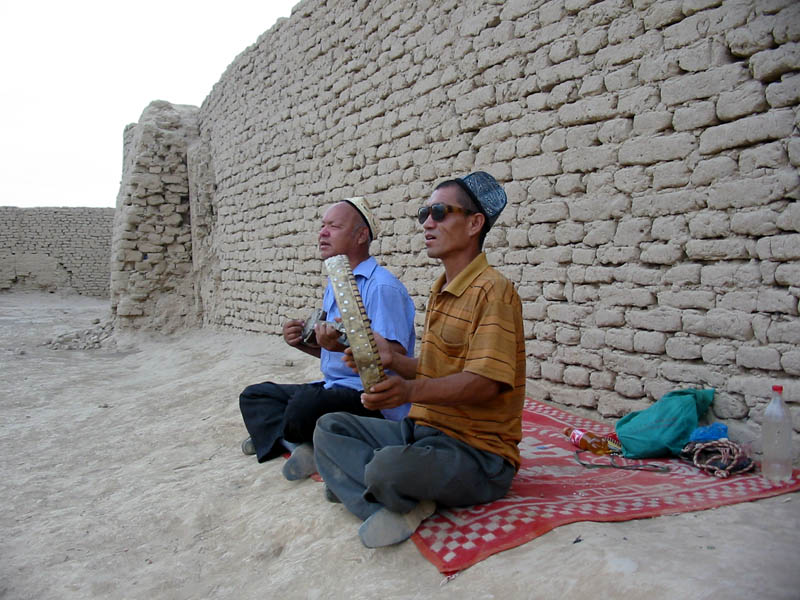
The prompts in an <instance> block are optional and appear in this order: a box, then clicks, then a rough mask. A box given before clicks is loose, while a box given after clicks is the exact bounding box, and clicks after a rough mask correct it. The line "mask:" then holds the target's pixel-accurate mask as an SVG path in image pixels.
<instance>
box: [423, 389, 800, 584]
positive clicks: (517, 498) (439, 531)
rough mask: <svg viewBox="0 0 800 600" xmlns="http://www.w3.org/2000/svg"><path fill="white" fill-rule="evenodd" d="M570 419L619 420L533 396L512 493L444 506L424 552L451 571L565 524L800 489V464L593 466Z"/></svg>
mask: <svg viewBox="0 0 800 600" xmlns="http://www.w3.org/2000/svg"><path fill="white" fill-rule="evenodd" d="M566 425H572V426H575V427H578V428H586V429H590V430H592V431H595V432H597V433H601V434H605V433H609V432H611V431H613V427H611V426H609V425H604V424H602V423H598V422H596V421H592V420H589V419H585V418H582V417H578V416H575V415H572V414H569V413H567V412H564V411H562V410H559V409H557V408H554V407H552V406H548V405H546V404H542V403H540V402H536V401H534V400H530V399H528V400H526V403H525V411H524V413H523V422H522V443H521V444H520V452H521V453H522V466H521V468H520V470H519V473H518V474H517V476H516V478H515V479H514V483H513V484H512V486H511V490H510V491H509V493H508V495H507V496H506V497H505V498H503V499H501V500H498V501H496V502H492V503H490V504H484V505H479V506H474V507H470V508H464V509H452V510H441V509H440V511H439V512H437V513H436V514H434V515H433V516H432V517H430V518H428V519H427V520H425V521H424V522H423V523H422V525H421V526H420V527H419V529H417V531H416V533H415V534H414V535H413V536H412V539H413V540H414V543H415V544H416V545H417V547H418V548H419V550H420V551H421V552H422V554H423V555H424V556H425V557H426V558H427V559H428V560H430V561H431V562H432V563H433V564H434V565H436V567H437V568H438V569H439V571H441V572H442V573H444V574H445V575H451V574H454V573H456V572H458V571H461V570H463V569H466V568H467V567H470V566H472V565H474V564H475V563H477V562H479V561H481V560H483V559H484V558H486V557H488V556H491V555H492V554H495V553H497V552H501V551H502V550H506V549H508V548H513V547H515V546H519V545H520V544H524V543H525V542H527V541H529V540H532V539H533V538H535V537H538V536H540V535H542V534H544V533H547V532H548V531H550V530H551V529H555V528H556V527H558V526H559V525H566V524H568V523H574V522H576V521H628V520H631V519H642V518H646V517H656V516H660V515H666V514H675V513H680V512H691V511H697V510H705V509H708V508H714V507H717V506H723V505H725V504H736V503H738V502H747V501H750V500H756V499H758V498H766V497H769V496H777V495H779V494H783V493H786V492H792V491H795V490H798V489H800V470H795V472H794V473H793V476H792V480H791V481H789V482H786V483H783V484H775V483H771V482H769V481H767V480H766V479H764V478H763V477H761V476H760V475H758V474H752V473H748V474H739V475H732V476H731V477H729V478H728V479H720V478H717V477H714V476H712V475H708V474H706V473H704V472H702V471H700V470H699V469H697V468H696V467H694V466H693V465H690V464H688V463H685V462H683V461H681V460H679V459H670V460H653V459H649V460H626V459H622V458H618V459H616V460H617V463H618V464H622V465H642V464H657V465H659V466H667V467H669V469H670V471H669V472H668V473H659V472H652V471H639V470H624V469H609V468H587V467H583V466H581V465H579V464H578V462H577V461H576V457H575V447H574V446H572V444H571V443H570V441H569V440H568V439H567V438H566V437H565V436H564V435H563V434H562V433H561V431H562V429H563V428H564V426H566ZM581 460H582V461H584V462H589V463H594V464H609V457H607V456H604V457H603V456H594V455H592V454H590V453H588V452H584V453H581Z"/></svg>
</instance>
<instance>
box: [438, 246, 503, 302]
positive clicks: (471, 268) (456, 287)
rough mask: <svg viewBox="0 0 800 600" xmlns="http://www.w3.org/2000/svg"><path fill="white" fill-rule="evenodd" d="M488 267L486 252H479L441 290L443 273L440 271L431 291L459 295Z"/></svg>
mask: <svg viewBox="0 0 800 600" xmlns="http://www.w3.org/2000/svg"><path fill="white" fill-rule="evenodd" d="M488 267H489V261H488V260H486V254H484V253H483V252H481V253H480V254H478V256H476V257H475V258H473V259H472V262H471V263H469V264H468V265H467V266H466V267H465V268H464V269H462V271H461V272H460V273H459V274H458V275H456V277H455V279H453V281H451V282H450V283H448V284H447V287H446V288H444V290H442V286H444V278H445V274H444V273H442V274H441V275H440V276H439V278H438V279H437V280H436V282H435V283H434V284H433V290H432V291H433V292H434V293H437V294H438V293H439V292H440V291H445V292H447V293H448V294H453V295H454V296H460V295H461V294H463V293H464V291H465V290H466V289H467V288H468V287H469V286H470V284H471V283H472V282H473V281H475V279H476V278H477V277H478V275H480V274H481V273H483V272H484V271H485V270H486V269H487V268H488Z"/></svg>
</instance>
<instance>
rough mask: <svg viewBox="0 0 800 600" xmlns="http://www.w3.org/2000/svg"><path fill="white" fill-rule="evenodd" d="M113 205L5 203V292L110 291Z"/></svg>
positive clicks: (0, 228)
mask: <svg viewBox="0 0 800 600" xmlns="http://www.w3.org/2000/svg"><path fill="white" fill-rule="evenodd" d="M113 223H114V209H113V208H17V207H14V206H0V290H9V289H20V290H45V291H50V292H54V291H56V290H61V291H64V290H72V291H74V292H76V293H78V294H81V295H84V296H95V297H98V298H107V297H108V294H109V278H110V265H109V259H110V255H111V235H112V231H113Z"/></svg>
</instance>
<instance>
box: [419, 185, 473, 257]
mask: <svg viewBox="0 0 800 600" xmlns="http://www.w3.org/2000/svg"><path fill="white" fill-rule="evenodd" d="M458 197H459V190H458V188H456V187H445V188H441V189H438V190H436V191H434V192H433V194H431V197H430V199H429V200H428V201H427V202H425V206H432V205H433V204H445V205H450V206H454V207H456V208H457V209H461V204H459V202H458ZM472 217H474V215H466V214H464V213H463V212H448V213H446V214H445V217H444V219H442V220H441V221H435V220H434V218H433V215H428V218H427V219H425V222H424V223H423V224H422V229H423V230H424V233H425V248H426V250H427V251H428V256H429V257H431V258H438V259H442V260H444V259H446V258H447V257H448V256H450V255H453V254H456V253H460V252H462V251H464V250H465V249H466V248H467V247H468V246H469V244H470V234H469V225H470V218H472Z"/></svg>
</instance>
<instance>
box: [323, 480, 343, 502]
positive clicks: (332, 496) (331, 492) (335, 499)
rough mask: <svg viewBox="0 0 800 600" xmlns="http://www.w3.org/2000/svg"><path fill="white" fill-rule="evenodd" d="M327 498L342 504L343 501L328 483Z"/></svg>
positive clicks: (329, 500) (326, 486) (326, 485)
mask: <svg viewBox="0 0 800 600" xmlns="http://www.w3.org/2000/svg"><path fill="white" fill-rule="evenodd" d="M325 500H327V501H328V502H333V503H334V504H341V502H342V501H341V500H339V497H338V496H337V495H336V494H334V493H333V491H332V490H331V488H329V487H328V484H327V483H326V484H325Z"/></svg>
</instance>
